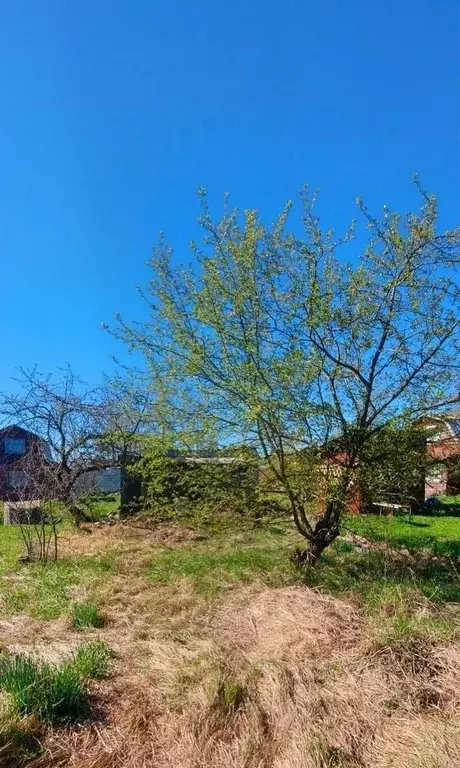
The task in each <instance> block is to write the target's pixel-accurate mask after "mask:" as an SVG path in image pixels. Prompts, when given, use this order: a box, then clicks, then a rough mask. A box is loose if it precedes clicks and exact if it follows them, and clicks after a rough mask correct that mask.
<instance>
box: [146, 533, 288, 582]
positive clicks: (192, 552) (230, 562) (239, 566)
mask: <svg viewBox="0 0 460 768" xmlns="http://www.w3.org/2000/svg"><path fill="white" fill-rule="evenodd" d="M214 547H215V542H214V543H211V544H207V545H201V546H198V545H196V546H190V545H189V546H188V547H182V548H180V549H171V550H166V551H162V552H159V553H158V554H156V555H155V556H154V557H153V559H152V562H151V564H150V566H149V568H148V574H149V576H150V578H151V579H153V580H154V581H157V582H163V583H169V582H171V581H172V580H180V579H184V578H186V579H189V580H190V581H191V582H192V583H193V585H194V587H195V589H196V590H197V591H198V592H200V593H201V594H205V595H209V596H212V595H216V594H218V593H219V592H220V591H222V590H224V589H226V588H228V587H231V586H232V585H235V584H238V583H249V582H252V581H256V580H260V581H262V582H263V583H265V584H272V585H280V584H286V583H290V582H292V581H294V580H296V579H298V574H297V573H296V572H295V569H294V566H293V565H292V563H291V562H290V560H289V552H288V549H287V548H286V547H284V546H282V545H278V544H277V542H276V539H275V541H274V542H272V544H271V546H266V545H265V546H263V545H262V544H261V545H259V546H254V545H253V546H248V545H240V546H239V547H238V548H235V547H233V548H232V547H231V543H230V542H229V544H228V546H227V547H225V548H223V549H222V550H220V551H219V550H218V549H215V548H214Z"/></svg>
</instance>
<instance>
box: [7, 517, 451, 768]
mask: <svg viewBox="0 0 460 768" xmlns="http://www.w3.org/2000/svg"><path fill="white" fill-rule="evenodd" d="M60 538H61V541H60V551H61V556H60V559H59V561H58V562H57V563H49V564H47V565H46V566H40V565H31V564H20V563H18V557H19V555H20V554H21V541H20V535H19V531H18V529H17V528H16V527H9V528H4V527H0V646H1V647H2V648H3V649H5V651H6V652H7V654H8V658H12V655H13V656H14V654H15V653H20V654H23V655H24V654H25V655H26V656H27V655H30V654H31V655H32V656H33V658H39V659H40V661H41V663H42V662H45V663H47V664H48V665H49V664H51V666H52V665H58V667H56V669H58V670H59V669H61V668H62V669H66V668H67V667H66V666H65V665H66V664H67V665H68V664H71V662H69V661H66V660H68V659H72V658H73V657H75V654H78V649H79V648H80V647H82V646H84V644H85V643H88V642H92V641H94V640H97V641H102V642H103V644H104V646H103V647H104V648H110V649H112V651H113V654H114V659H113V662H111V667H110V669H111V672H110V675H109V677H108V679H101V680H97V681H96V682H91V681H88V682H87V683H85V685H87V686H88V689H89V694H90V699H89V700H90V702H91V707H92V710H91V712H92V713H91V715H90V716H89V719H88V720H87V722H86V724H83V727H80V726H77V727H76V728H71V727H68V726H67V727H54V728H53V729H52V730H50V729H48V727H47V726H46V724H42V723H40V722H38V721H37V719H36V718H34V717H32V718H30V717H26V718H25V719H24V717H18V716H17V715H15V714H14V711H13V710H12V708H11V707H12V700H11V697H10V695H9V694H8V693H7V692H6V691H5V692H4V693H3V694H1V693H0V734H2V735H0V765H1V766H2V767H3V766H8V768H13V766H14V768H20V766H25V765H27V766H30V767H31V768H62V767H63V766H66V765H72V766H74V767H75V768H89V767H91V768H121V766H128V768H145V766H147V765H155V766H158V767H159V768H166V766H177V767H178V768H211V767H212V766H216V767H217V766H221V765H225V766H229V768H371V766H372V768H374V766H376V768H396V766H398V767H399V766H401V767H402V768H415V766H422V768H441V766H442V768H454V766H458V765H460V728H459V725H458V722H459V720H458V715H459V713H460V686H459V684H458V683H459V680H460V676H459V675H460V636H459V626H460V624H459V622H460V612H459V608H460V571H459V566H458V558H457V553H458V546H459V543H460V518H448V517H442V518H431V517H414V518H412V519H410V518H377V517H374V516H369V517H367V516H362V517H360V518H356V517H354V518H350V519H347V520H346V521H345V526H344V536H342V537H341V538H340V539H339V540H338V541H337V542H336V543H335V544H334V546H333V547H331V548H330V550H329V551H328V552H327V553H326V554H325V556H324V558H323V561H322V563H321V564H320V566H319V567H318V568H317V569H315V570H314V571H310V572H309V573H307V574H302V573H300V572H299V571H297V570H296V569H295V567H294V565H293V563H292V561H291V559H290V552H291V551H292V548H293V546H294V545H296V544H299V543H301V540H300V539H299V537H298V536H297V534H296V533H295V531H294V530H293V529H292V526H291V525H290V524H289V523H288V522H286V523H281V524H278V525H276V526H275V525H272V526H269V527H267V528H266V529H264V530H262V529H259V530H239V531H237V530H235V531H231V530H229V531H225V533H220V534H215V535H213V536H204V535H201V532H196V531H194V530H193V529H191V528H186V527H183V526H180V525H173V526H170V527H167V526H163V527H157V528H154V527H134V526H131V525H125V526H124V525H120V524H116V525H112V526H108V525H101V524H99V525H97V524H96V525H94V524H93V525H88V526H84V527H83V528H82V529H81V530H80V531H78V532H77V531H75V530H73V529H72V528H71V527H70V526H68V525H65V526H64V527H63V530H62V531H61V534H60ZM364 539H366V540H369V541H370V542H371V543H370V544H369V545H367V544H366V545H365V546H363V545H362V541H364ZM80 655H84V648H83V650H82V651H81V654H80ZM0 658H1V657H0ZM59 665H60V666H59ZM47 668H48V667H47ZM56 674H58V672H57V673H56ZM53 679H54V678H53ZM80 686H81V684H80ZM80 693H81V691H80ZM82 695H83V694H82Z"/></svg>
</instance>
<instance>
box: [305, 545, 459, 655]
mask: <svg viewBox="0 0 460 768" xmlns="http://www.w3.org/2000/svg"><path fill="white" fill-rule="evenodd" d="M344 545H345V546H344ZM305 583H306V584H307V585H308V586H311V587H316V588H319V589H321V590H322V591H324V592H327V593H328V594H333V595H337V596H341V597H346V598H348V599H350V598H351V599H354V601H355V602H356V603H357V604H358V605H359V607H360V609H361V610H362V611H363V613H364V614H365V615H367V616H368V617H369V618H371V619H372V623H373V625H374V627H375V628H376V630H377V633H378V634H379V635H380V636H381V638H382V641H384V642H390V638H393V639H394V640H396V639H398V638H399V639H400V638H403V637H409V636H412V637H418V636H420V637H423V638H425V639H430V640H446V641H447V640H449V639H451V638H452V637H453V636H454V634H455V633H456V632H457V631H458V626H459V619H460V578H459V576H458V573H457V571H456V569H455V566H454V565H453V564H450V563H445V562H443V561H440V560H435V559H433V558H431V559H430V558H428V559H427V558H426V557H424V558H421V559H420V560H419V561H418V560H417V558H415V560H414V561H413V562H412V563H411V566H410V567H409V565H408V563H407V562H406V561H404V560H401V559H399V560H398V559H395V558H394V557H393V556H392V555H391V554H388V553H385V552H375V551H374V552H372V551H371V552H360V551H357V550H355V549H353V550H351V551H350V548H349V546H348V543H347V542H342V541H340V540H339V541H337V542H336V543H335V544H334V545H333V546H332V547H331V548H330V549H329V550H328V552H327V553H326V554H324V555H323V558H322V560H321V562H320V563H319V564H318V566H317V567H316V568H315V569H314V570H309V571H307V572H306V573H305ZM446 603H449V604H450V605H451V607H450V608H449V609H448V610H447V609H446Z"/></svg>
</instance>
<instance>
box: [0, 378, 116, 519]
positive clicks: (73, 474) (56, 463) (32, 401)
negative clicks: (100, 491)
mask: <svg viewBox="0 0 460 768" xmlns="http://www.w3.org/2000/svg"><path fill="white" fill-rule="evenodd" d="M15 383H16V387H17V388H18V391H17V392H15V393H13V394H5V393H3V394H2V395H1V397H0V414H1V416H2V418H3V422H4V423H16V424H18V425H20V426H22V427H23V428H25V429H28V430H30V431H31V432H34V433H35V434H36V435H38V437H40V438H41V439H42V440H43V441H44V442H45V443H46V445H47V450H48V451H49V455H48V457H47V459H48V462H49V465H48V466H49V467H50V468H51V467H52V470H50V471H51V474H52V483H51V484H50V488H49V489H48V493H52V498H54V499H56V500H58V501H61V502H62V503H63V504H64V506H65V507H66V509H67V510H68V511H69V512H70V514H71V515H72V517H73V518H74V520H75V522H76V523H77V524H78V523H80V522H82V521H84V520H85V519H86V513H85V510H84V508H83V506H82V505H81V504H79V503H78V494H77V486H78V482H79V480H80V479H81V478H82V477H83V476H84V475H85V474H88V473H91V472H95V471H98V470H101V469H105V468H107V467H113V466H116V465H117V462H118V456H117V450H118V447H117V445H116V443H115V441H113V440H111V439H110V426H109V425H110V416H111V413H112V412H113V410H114V409H113V408H112V407H111V406H112V404H111V403H110V402H109V401H108V397H107V392H106V390H104V389H101V388H99V389H96V388H93V389H91V388H88V387H86V386H85V385H84V384H83V382H82V381H81V380H80V379H79V378H78V376H76V374H75V373H74V372H73V371H72V370H71V369H70V368H69V367H67V368H64V369H62V370H60V371H59V374H58V376H53V375H51V374H41V373H40V372H39V371H38V370H37V369H36V368H33V369H31V370H29V369H25V368H21V369H20V370H19V376H18V378H17V379H16V380H15Z"/></svg>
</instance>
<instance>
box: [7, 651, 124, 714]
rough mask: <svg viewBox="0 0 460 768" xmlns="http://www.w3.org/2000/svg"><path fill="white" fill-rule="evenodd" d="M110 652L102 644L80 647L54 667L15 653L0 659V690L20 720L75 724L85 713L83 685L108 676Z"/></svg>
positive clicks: (86, 705)
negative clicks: (6, 696) (31, 718)
mask: <svg viewBox="0 0 460 768" xmlns="http://www.w3.org/2000/svg"><path fill="white" fill-rule="evenodd" d="M110 655H111V654H110V650H109V648H108V646H107V645H106V644H105V643H103V642H101V641H97V642H93V643H87V644H85V645H82V646H80V648H79V649H78V651H77V653H76V654H75V656H74V657H72V658H71V659H69V660H68V661H65V662H64V663H63V664H61V665H60V666H53V665H51V664H46V663H44V662H41V661H36V660H34V659H31V658H29V657H27V656H24V655H21V654H17V655H13V656H7V655H6V654H4V655H2V656H0V689H1V690H3V691H4V692H5V693H7V694H9V696H10V700H11V703H12V705H13V707H14V709H15V710H16V712H17V713H18V715H20V716H21V717H27V716H29V715H33V716H34V717H36V718H37V720H40V721H42V722H49V723H60V722H76V721H78V720H79V719H81V718H82V717H84V716H85V715H86V714H87V713H88V697H87V690H86V685H85V682H86V681H87V680H90V679H101V678H104V677H107V675H108V671H109V663H110Z"/></svg>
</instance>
